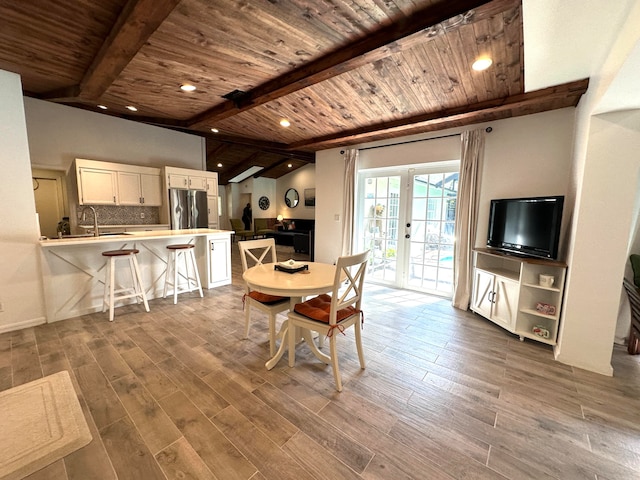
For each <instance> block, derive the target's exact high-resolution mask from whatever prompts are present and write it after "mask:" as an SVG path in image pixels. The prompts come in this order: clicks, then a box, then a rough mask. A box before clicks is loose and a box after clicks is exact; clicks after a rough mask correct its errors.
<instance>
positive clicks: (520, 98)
mask: <svg viewBox="0 0 640 480" xmlns="http://www.w3.org/2000/svg"><path fill="white" fill-rule="evenodd" d="M588 86H589V79H583V80H577V81H575V82H570V83H565V84H563V85H557V86H554V87H549V88H545V89H542V90H536V91H534V92H528V93H522V94H519V95H512V96H510V97H506V98H498V99H494V100H488V101H486V102H480V103H477V104H475V105H464V106H461V107H457V108H450V109H446V110H440V111H438V112H431V113H426V114H422V115H416V116H414V117H411V118H405V119H402V120H394V121H390V122H384V123H378V124H375V125H370V126H368V127H362V128H356V129H353V130H348V131H342V132H340V133H336V134H333V135H326V136H323V137H317V138H313V139H309V140H305V141H303V142H297V143H292V144H290V145H289V146H290V147H291V148H314V149H317V150H321V149H327V148H333V147H337V146H347V145H355V144H358V143H363V142H371V141H375V140H384V139H387V138H390V137H392V136H396V137H397V136H398V135H400V134H402V135H413V134H417V133H425V132H429V131H433V130H443V129H445V128H452V127H460V126H465V125H472V124H475V123H481V122H486V121H491V120H498V119H501V118H506V117H513V116H517V113H515V112H517V111H518V110H519V111H521V112H522V113H521V115H528V114H531V113H536V112H541V111H547V110H553V109H557V108H564V107H569V106H576V105H577V104H578V102H579V101H580V97H581V96H582V95H583V94H584V92H586V91H587V88H588Z"/></svg>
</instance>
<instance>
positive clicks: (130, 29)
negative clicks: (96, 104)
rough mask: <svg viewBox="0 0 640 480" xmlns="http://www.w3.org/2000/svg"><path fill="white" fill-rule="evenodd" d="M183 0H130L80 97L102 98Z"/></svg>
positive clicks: (83, 83)
mask: <svg viewBox="0 0 640 480" xmlns="http://www.w3.org/2000/svg"><path fill="white" fill-rule="evenodd" d="M179 3H180V0H129V1H128V2H127V4H126V5H125V6H124V8H123V9H122V12H121V13H120V16H119V17H118V20H117V21H116V23H115V24H114V26H113V28H112V29H111V33H110V34H109V36H108V37H107V39H106V40H105V42H104V43H103V44H102V48H101V49H100V51H99V52H98V55H96V57H95V58H94V60H93V63H92V64H91V66H90V67H89V68H88V69H87V71H86V72H85V74H84V78H83V79H82V80H81V82H80V96H81V97H82V98H85V99H93V98H98V97H100V96H101V95H102V94H103V93H104V92H105V91H106V90H107V89H108V88H109V86H110V85H111V84H112V83H113V82H114V80H115V79H116V78H117V77H118V75H120V73H121V72H122V70H124V68H125V67H126V66H127V65H128V64H129V62H130V61H131V60H132V59H133V57H134V56H135V55H136V54H137V53H138V51H139V50H140V48H142V46H143V45H144V44H145V42H146V41H147V40H148V39H149V37H150V36H151V35H152V34H153V32H155V31H156V30H157V28H158V27H159V26H160V25H161V24H162V22H163V21H164V20H165V19H166V18H167V16H168V15H169V14H170V13H171V12H172V11H173V9H174V8H175V7H176V5H178V4H179Z"/></svg>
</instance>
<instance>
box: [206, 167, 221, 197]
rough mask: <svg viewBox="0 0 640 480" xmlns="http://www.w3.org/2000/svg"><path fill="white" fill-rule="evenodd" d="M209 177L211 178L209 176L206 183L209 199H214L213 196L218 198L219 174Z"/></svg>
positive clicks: (212, 174)
mask: <svg viewBox="0 0 640 480" xmlns="http://www.w3.org/2000/svg"><path fill="white" fill-rule="evenodd" d="M209 175H211V176H207V178H206V181H207V197H213V196H216V197H217V196H218V174H217V173H210V174H209Z"/></svg>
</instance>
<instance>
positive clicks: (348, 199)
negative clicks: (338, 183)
mask: <svg viewBox="0 0 640 480" xmlns="http://www.w3.org/2000/svg"><path fill="white" fill-rule="evenodd" d="M357 172H358V150H357V149H349V150H347V151H345V152H344V189H343V191H344V197H343V200H344V201H343V207H342V208H343V209H342V256H345V255H351V248H352V242H353V229H354V213H355V212H354V210H355V198H356V197H355V195H356V193H355V192H356V178H357Z"/></svg>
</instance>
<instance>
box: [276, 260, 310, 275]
mask: <svg viewBox="0 0 640 480" xmlns="http://www.w3.org/2000/svg"><path fill="white" fill-rule="evenodd" d="M273 269H274V270H278V271H279V272H287V273H296V272H301V271H303V270H309V265H307V264H306V263H303V262H296V261H295V260H287V261H286V262H278V263H276V264H275V265H274V266H273Z"/></svg>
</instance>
